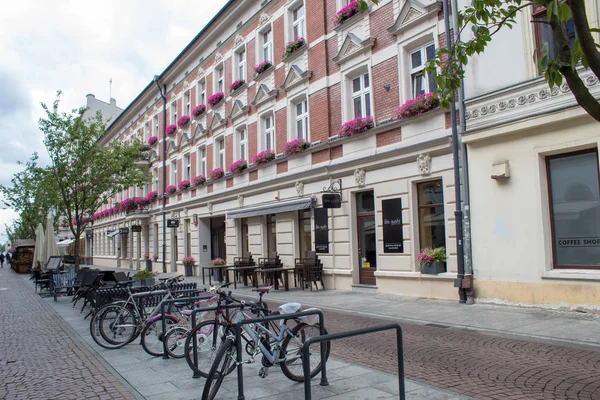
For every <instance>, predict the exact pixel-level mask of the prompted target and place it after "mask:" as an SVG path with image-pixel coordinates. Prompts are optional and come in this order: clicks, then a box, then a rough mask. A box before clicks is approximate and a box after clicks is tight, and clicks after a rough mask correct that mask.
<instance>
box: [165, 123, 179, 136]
mask: <svg viewBox="0 0 600 400" xmlns="http://www.w3.org/2000/svg"><path fill="white" fill-rule="evenodd" d="M175 132H177V125H175V124H171V125H168V126H167V129H166V130H165V133H166V134H167V136H171V135H172V134H174V133H175Z"/></svg>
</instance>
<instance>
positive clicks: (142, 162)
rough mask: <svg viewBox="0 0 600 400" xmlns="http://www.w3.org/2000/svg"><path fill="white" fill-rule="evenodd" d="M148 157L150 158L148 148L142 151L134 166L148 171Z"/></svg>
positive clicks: (145, 171)
mask: <svg viewBox="0 0 600 400" xmlns="http://www.w3.org/2000/svg"><path fill="white" fill-rule="evenodd" d="M150 158H151V151H150V150H147V151H144V152H142V156H141V157H140V159H139V160H138V161H136V162H135V166H136V167H137V168H139V169H140V170H142V171H143V172H144V173H148V171H149V170H150Z"/></svg>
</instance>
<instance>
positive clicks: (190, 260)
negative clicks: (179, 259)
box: [183, 256, 196, 276]
mask: <svg viewBox="0 0 600 400" xmlns="http://www.w3.org/2000/svg"><path fill="white" fill-rule="evenodd" d="M195 264H196V260H195V259H194V257H192V256H187V257H184V258H183V266H184V267H185V276H194V265H195Z"/></svg>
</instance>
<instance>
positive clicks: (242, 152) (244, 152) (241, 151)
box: [235, 125, 248, 161]
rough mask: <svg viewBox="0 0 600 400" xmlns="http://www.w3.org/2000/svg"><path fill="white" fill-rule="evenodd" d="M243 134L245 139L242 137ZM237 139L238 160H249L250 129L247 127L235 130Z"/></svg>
mask: <svg viewBox="0 0 600 400" xmlns="http://www.w3.org/2000/svg"><path fill="white" fill-rule="evenodd" d="M242 133H243V137H242ZM235 138H236V143H237V146H236V149H237V154H236V155H237V159H238V160H240V159H242V158H243V159H244V160H246V161H247V160H248V129H247V128H246V126H245V125H244V126H241V127H239V128H237V129H236V130H235Z"/></svg>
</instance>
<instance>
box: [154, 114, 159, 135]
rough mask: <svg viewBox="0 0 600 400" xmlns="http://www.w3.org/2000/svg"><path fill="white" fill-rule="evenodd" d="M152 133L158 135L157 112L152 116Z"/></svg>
mask: <svg viewBox="0 0 600 400" xmlns="http://www.w3.org/2000/svg"><path fill="white" fill-rule="evenodd" d="M154 134H155V135H156V136H158V114H156V115H155V116H154Z"/></svg>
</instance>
